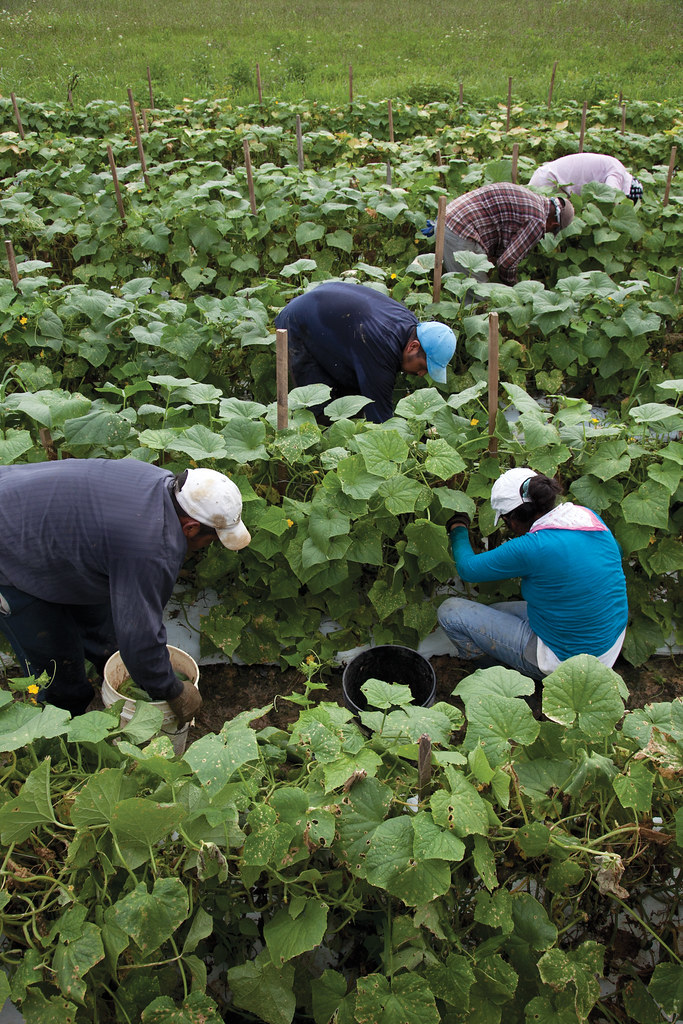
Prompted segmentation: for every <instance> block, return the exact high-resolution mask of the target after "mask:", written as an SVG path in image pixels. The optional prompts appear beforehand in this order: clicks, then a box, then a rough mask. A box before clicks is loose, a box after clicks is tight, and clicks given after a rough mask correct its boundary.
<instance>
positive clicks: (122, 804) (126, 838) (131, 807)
mask: <svg viewBox="0 0 683 1024" xmlns="http://www.w3.org/2000/svg"><path fill="white" fill-rule="evenodd" d="M186 813H187V812H186V811H185V808H184V807H183V806H182V805H181V804H179V803H173V804H161V803H155V801H154V800H149V799H146V798H145V797H130V798H129V799H127V800H121V801H119V803H117V804H116V806H115V807H114V810H113V812H112V815H111V821H110V823H109V824H110V828H111V831H112V835H113V836H114V838H115V840H116V842H117V844H118V848H119V850H120V851H121V856H122V858H123V862H124V864H125V865H127V866H128V867H129V868H131V869H134V868H136V867H139V866H140V865H141V864H144V863H145V861H147V860H149V859H150V857H151V848H152V847H153V846H154V845H156V843H159V842H161V840H162V839H165V838H166V837H167V836H168V835H169V834H170V833H171V832H172V831H173V830H174V829H176V828H177V827H178V825H179V824H180V822H181V821H182V819H183V818H184V817H185V814H186ZM173 881H179V880H178V879H174V880H173ZM180 884H181V885H182V883H180ZM184 891H185V890H184V888H183V892H184ZM118 905H119V904H117V906H118ZM131 934H132V933H131Z"/></svg>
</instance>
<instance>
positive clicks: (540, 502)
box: [507, 473, 562, 527]
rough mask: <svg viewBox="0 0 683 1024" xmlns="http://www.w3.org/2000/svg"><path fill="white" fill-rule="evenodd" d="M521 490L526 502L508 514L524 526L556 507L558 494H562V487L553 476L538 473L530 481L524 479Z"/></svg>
mask: <svg viewBox="0 0 683 1024" xmlns="http://www.w3.org/2000/svg"><path fill="white" fill-rule="evenodd" d="M520 492H523V493H524V504H520V505H518V506H517V508H513V510H512V511H511V512H508V513H507V515H509V516H512V517H513V518H514V519H516V520H517V522H518V523H520V524H521V525H522V526H527V527H529V526H531V524H532V523H533V522H534V521H535V520H536V519H539V518H540V517H541V516H544V515H545V514H546V512H550V510H551V508H554V507H555V502H556V500H557V496H558V494H562V488H561V487H560V485H559V483H558V482H557V480H555V479H554V478H553V477H549V476H545V474H544V473H537V474H536V476H532V477H530V478H529V480H528V481H527V480H525V481H524V483H523V484H522V486H521V488H520ZM520 498H522V493H520Z"/></svg>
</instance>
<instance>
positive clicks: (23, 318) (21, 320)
mask: <svg viewBox="0 0 683 1024" xmlns="http://www.w3.org/2000/svg"><path fill="white" fill-rule="evenodd" d="M19 323H20V324H21V326H22V327H23V326H24V324H27V323H28V317H27V316H20V317H19Z"/></svg>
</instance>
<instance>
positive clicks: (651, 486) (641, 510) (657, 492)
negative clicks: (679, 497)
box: [621, 480, 671, 530]
mask: <svg viewBox="0 0 683 1024" xmlns="http://www.w3.org/2000/svg"><path fill="white" fill-rule="evenodd" d="M670 497H671V496H670V494H669V491H668V489H667V488H666V487H663V486H662V485H661V484H658V483H656V482H655V481H653V480H646V481H645V482H644V483H642V484H641V485H640V487H639V488H638V490H637V491H634V492H632V493H631V494H627V495H626V497H625V498H624V500H623V502H622V503H621V511H622V513H623V516H624V519H625V520H626V522H627V523H641V524H642V525H644V526H652V527H659V529H661V530H667V529H668V526H669V501H670Z"/></svg>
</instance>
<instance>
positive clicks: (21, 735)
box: [0, 701, 71, 751]
mask: <svg viewBox="0 0 683 1024" xmlns="http://www.w3.org/2000/svg"><path fill="white" fill-rule="evenodd" d="M70 721H71V715H70V714H69V712H68V711H64V710H63V708H57V707H55V706H54V704H47V705H46V706H45V707H44V708H43V710H42V711H41V710H40V709H39V708H34V707H31V706H30V705H29V704H21V703H19V702H18V701H17V702H12V703H11V704H6V705H5V707H3V708H1V709H0V750H1V751H9V750H18V749H19V748H20V747H25V746H27V745H28V744H31V743H33V742H34V741H35V740H37V739H41V738H44V739H49V738H50V737H52V736H62V735H64V733H66V732H67V730H68V728H69V722H70Z"/></svg>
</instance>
